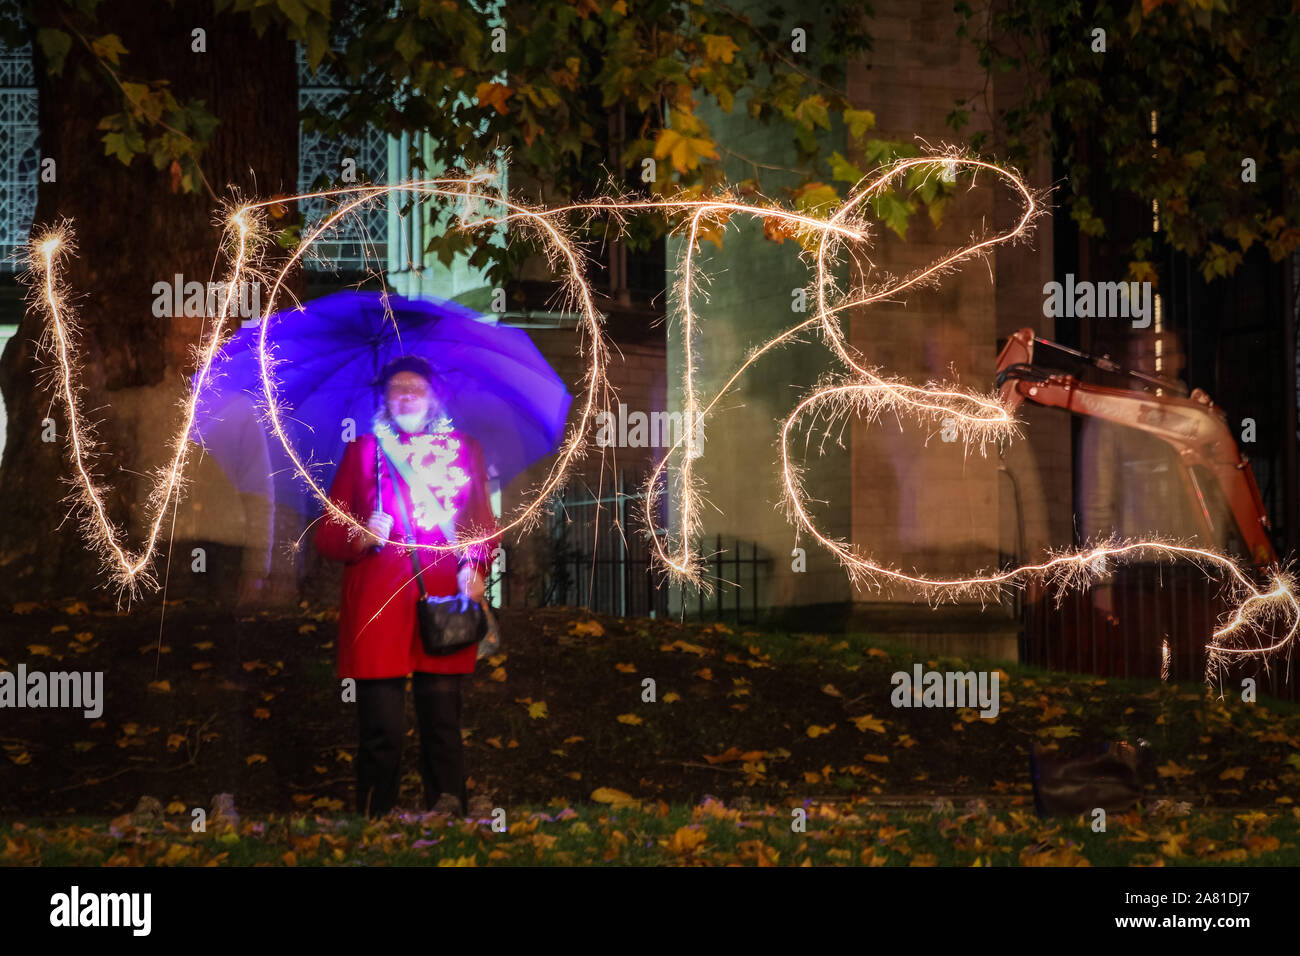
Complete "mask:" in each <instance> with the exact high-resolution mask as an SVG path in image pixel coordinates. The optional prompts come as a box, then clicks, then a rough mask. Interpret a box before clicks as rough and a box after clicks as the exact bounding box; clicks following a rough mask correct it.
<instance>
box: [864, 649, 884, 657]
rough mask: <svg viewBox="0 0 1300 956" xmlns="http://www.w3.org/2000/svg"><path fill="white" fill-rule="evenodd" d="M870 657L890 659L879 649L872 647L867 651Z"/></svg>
mask: <svg viewBox="0 0 1300 956" xmlns="http://www.w3.org/2000/svg"><path fill="white" fill-rule="evenodd" d="M867 656H868V657H888V656H889V654H888V653H886V652H885V651H882V650H881V649H880V648H878V647H872V648H869V649H868V650H867Z"/></svg>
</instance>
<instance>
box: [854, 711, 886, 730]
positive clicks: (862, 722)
mask: <svg viewBox="0 0 1300 956" xmlns="http://www.w3.org/2000/svg"><path fill="white" fill-rule="evenodd" d="M851 719H852V721H853V726H854V727H857V728H858V730H860V731H862V732H863V733H864V734H865V733H866V732H867V731H868V730H870V731H874V732H875V733H878V734H883V733H884V732H885V723H884V721H882V720H877V719H876V718H875V717H873V716H872V715H871V714H866V715H864V716H862V717H853V718H851Z"/></svg>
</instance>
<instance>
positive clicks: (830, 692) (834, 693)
mask: <svg viewBox="0 0 1300 956" xmlns="http://www.w3.org/2000/svg"><path fill="white" fill-rule="evenodd" d="M822 693H823V694H826V695H827V696H829V697H843V696H844V695H843V694H841V693H840V692H839V691H838V690H836V689H835V685H834V684H823V685H822Z"/></svg>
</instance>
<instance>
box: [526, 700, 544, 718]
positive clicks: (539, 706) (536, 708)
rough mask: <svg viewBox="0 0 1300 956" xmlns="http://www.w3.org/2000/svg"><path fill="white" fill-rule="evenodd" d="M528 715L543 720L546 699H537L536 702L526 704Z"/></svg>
mask: <svg viewBox="0 0 1300 956" xmlns="http://www.w3.org/2000/svg"><path fill="white" fill-rule="evenodd" d="M528 716H529V717H531V718H533V720H544V719H545V718H546V716H547V713H546V701H544V700H539V701H537V702H536V703H533V704H529V705H528Z"/></svg>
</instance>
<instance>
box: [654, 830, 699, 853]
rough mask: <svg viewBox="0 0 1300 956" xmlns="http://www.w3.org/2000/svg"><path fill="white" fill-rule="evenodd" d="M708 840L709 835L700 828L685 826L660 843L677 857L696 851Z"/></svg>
mask: <svg viewBox="0 0 1300 956" xmlns="http://www.w3.org/2000/svg"><path fill="white" fill-rule="evenodd" d="M708 839H709V835H708V834H707V833H705V832H704V830H703V829H702V828H700V827H694V826H685V827H678V828H677V832H675V833H674V834H673V835H672V836H671V837H670V838H669V839H667V840H664V841H661V843H662V845H663V846H666V847H667V848H668V850H669V851H670V852H672V853H674V854H676V855H677V856H686V855H687V854H690V853H694V852H695V851H696V850H698V849H699V848H700V846H701V845H702V844H704V843H706V842H708Z"/></svg>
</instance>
